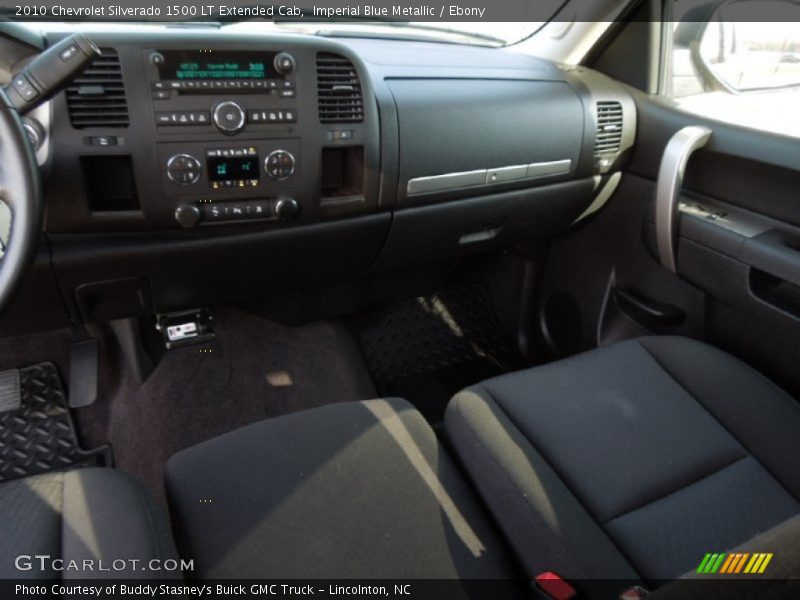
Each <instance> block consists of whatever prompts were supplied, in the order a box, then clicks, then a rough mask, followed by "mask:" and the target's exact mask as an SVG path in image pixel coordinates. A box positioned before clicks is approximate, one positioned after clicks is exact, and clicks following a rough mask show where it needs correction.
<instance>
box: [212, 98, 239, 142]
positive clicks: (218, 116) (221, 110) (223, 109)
mask: <svg viewBox="0 0 800 600" xmlns="http://www.w3.org/2000/svg"><path fill="white" fill-rule="evenodd" d="M246 117H247V114H246V113H245V111H244V108H242V106H241V104H239V103H238V102H234V101H233V100H225V101H224V102H220V103H219V104H217V105H216V106H215V107H214V110H213V112H212V113H211V119H212V120H213V121H214V125H216V127H217V129H219V130H220V131H221V132H222V133H227V134H229V135H232V134H234V133H239V132H240V131H241V130H242V129H244V123H245V120H246Z"/></svg>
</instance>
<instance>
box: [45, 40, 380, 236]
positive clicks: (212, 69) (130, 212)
mask: <svg viewBox="0 0 800 600" xmlns="http://www.w3.org/2000/svg"><path fill="white" fill-rule="evenodd" d="M97 37H98V38H99V39H97V40H96V41H97V43H98V45H99V46H100V47H101V49H102V50H103V56H102V57H101V58H100V59H98V61H96V62H95V63H93V64H92V65H90V66H89V68H88V69H87V71H86V73H85V74H84V76H83V77H82V78H79V80H78V81H77V82H76V85H75V86H74V88H71V89H72V91H69V90H68V92H67V94H66V97H65V98H63V99H62V98H57V99H56V101H54V110H55V111H56V112H61V111H63V112H62V113H61V114H62V115H64V116H66V115H69V116H70V120H71V122H68V123H66V124H65V123H64V121H66V119H61V122H60V123H59V124H58V125H57V127H56V129H55V130H54V132H53V133H54V136H56V137H57V138H58V139H57V140H56V141H57V142H58V143H57V144H54V145H53V147H54V148H55V149H56V155H55V156H53V157H52V161H51V163H52V174H53V176H52V177H51V181H52V182H55V190H54V191H56V192H60V193H61V194H62V195H67V196H69V197H73V198H74V197H78V198H81V197H83V198H84V199H85V205H83V206H81V205H80V204H78V205H75V204H74V203H73V204H72V206H70V207H69V209H68V208H67V207H65V206H64V204H63V203H61V204H57V203H55V202H54V203H50V207H52V208H50V207H49V208H48V211H49V212H48V222H47V227H48V230H49V231H56V232H57V231H75V230H83V231H86V230H90V231H91V230H97V231H113V230H120V229H150V230H154V229H177V228H181V227H183V228H194V227H205V226H212V225H222V224H224V225H234V224H237V223H257V222H263V223H264V224H265V225H268V224H269V222H271V221H288V220H319V219H327V218H333V217H338V216H344V215H352V214H359V213H367V212H374V211H375V210H376V209H377V204H378V181H379V175H378V174H379V172H380V167H379V164H378V160H379V155H380V152H379V132H378V122H377V121H378V120H377V110H376V108H375V106H374V101H373V100H371V98H370V95H371V94H370V92H371V88H370V86H369V82H368V81H367V80H366V79H365V77H364V75H363V74H362V73H360V72H359V67H358V65H357V63H356V61H355V60H354V58H355V57H346V56H343V55H341V54H337V53H333V52H330V51H329V49H327V48H325V47H324V46H325V42H322V43H321V44H320V43H319V42H315V43H311V42H309V40H308V39H307V38H303V39H302V40H300V39H293V38H292V37H290V36H287V38H286V39H285V40H284V39H281V41H280V42H277V43H275V44H274V46H273V47H265V46H264V43H263V42H264V40H263V38H258V40H259V43H255V41H253V42H248V40H247V38H246V37H243V38H242V39H241V40H240V41H237V42H235V43H234V42H232V41H231V40H230V38H228V39H227V40H226V41H225V42H224V43H217V44H215V45H214V46H213V47H209V46H207V45H205V44H204V43H203V40H201V39H199V38H197V37H196V36H195V35H191V34H189V35H170V36H166V35H165V36H163V38H164V39H163V40H160V41H159V39H158V38H159V36H153V35H150V36H148V37H147V38H146V39H138V38H137V36H136V35H124V36H122V37H121V39H116V40H112V39H108V40H106V39H102V36H100V35H98V36H97ZM320 46H322V47H320ZM337 49H338V48H337ZM64 101H65V102H64ZM60 103H63V104H61V105H60V106H59V104H60ZM68 125H71V127H70V126H68ZM76 171H80V172H81V174H82V179H83V181H81V182H78V181H70V180H69V176H68V174H70V173H74V172H76ZM59 173H61V174H63V175H64V177H63V179H62V178H60V177H58V175H59ZM154 175H156V176H155V177H154Z"/></svg>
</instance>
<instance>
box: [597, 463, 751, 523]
mask: <svg viewBox="0 0 800 600" xmlns="http://www.w3.org/2000/svg"><path fill="white" fill-rule="evenodd" d="M748 458H753V456H752V455H751V454H746V455H745V456H742V457H739V458H736V459H734V460H733V461H731V462H729V463H728V464H727V465H725V466H724V467H721V468H719V469H717V470H716V471H713V472H711V473H708V474H706V475H703V476H702V477H698V478H697V479H695V480H694V481H691V482H689V483H687V484H686V485H683V486H681V487H679V488H677V489H674V490H672V491H669V492H667V493H666V494H664V495H663V496H659V497H658V498H654V499H653V500H648V501H647V502H645V503H644V504H641V505H639V506H636V507H634V508H631V509H628V510H625V511H624V512H622V513H620V514H618V515H615V516H613V517H611V518H610V519H608V520H607V521H605V522H603V523H602V524H601V526H602V527H605V526H606V525H608V524H610V523H611V522H612V521H616V520H617V519H621V518H622V517H625V516H627V515H629V514H631V513H634V512H636V511H638V510H642V509H643V508H647V507H648V506H650V505H651V504H655V503H656V502H660V501H662V500H664V499H666V498H669V497H670V496H672V495H674V494H677V493H679V492H682V491H684V490H686V489H688V488H690V487H692V486H693V485H697V484H698V483H700V482H701V481H704V480H706V479H708V478H709V477H713V476H714V475H717V474H718V473H722V471H724V470H725V469H729V468H731V467H732V466H733V465H735V464H736V463H739V462H742V461H743V460H746V459H748Z"/></svg>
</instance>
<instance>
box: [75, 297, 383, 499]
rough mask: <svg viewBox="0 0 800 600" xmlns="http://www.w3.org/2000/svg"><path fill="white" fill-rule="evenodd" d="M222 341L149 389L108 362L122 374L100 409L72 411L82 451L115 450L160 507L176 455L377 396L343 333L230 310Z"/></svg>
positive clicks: (170, 363) (167, 358) (190, 353)
mask: <svg viewBox="0 0 800 600" xmlns="http://www.w3.org/2000/svg"><path fill="white" fill-rule="evenodd" d="M214 323H215V332H216V339H215V341H214V342H212V343H209V344H199V345H195V346H186V347H184V348H178V349H176V350H170V351H169V352H167V353H166V354H165V355H164V357H163V358H162V359H161V362H160V363H159V365H158V366H157V367H156V370H155V371H154V372H153V374H152V375H150V377H149V378H148V379H147V381H146V382H144V383H143V384H138V383H135V382H134V381H132V380H131V377H130V375H129V374H127V373H126V371H125V369H124V367H123V366H122V364H120V362H119V357H118V356H115V355H113V354H112V353H110V352H109V354H108V355H104V356H103V357H102V361H101V366H105V368H106V369H107V370H108V371H109V372H111V373H115V374H117V376H116V378H115V380H114V381H109V384H107V385H105V386H101V387H102V392H101V396H100V400H99V401H98V402H96V403H95V404H94V405H92V406H90V407H87V408H81V409H78V410H76V411H75V414H76V417H77V420H78V426H79V430H80V433H81V435H82V436H83V437H82V439H83V440H84V441H85V443H100V442H104V441H110V442H111V444H112V445H113V447H114V459H115V461H116V465H117V467H119V468H120V469H123V470H125V471H128V472H129V473H132V474H133V475H134V476H135V477H137V478H138V479H139V480H140V481H142V482H144V483H145V485H146V486H147V487H148V488H149V489H150V490H152V491H153V493H154V494H155V495H156V496H157V497H158V498H160V499H162V500H163V499H164V497H165V496H164V486H163V482H164V466H165V464H166V462H167V460H168V459H169V458H170V456H172V455H173V454H174V453H176V452H178V451H179V450H182V449H183V448H187V447H189V446H192V445H194V444H197V443H199V442H202V441H204V440H207V439H209V438H212V437H215V436H217V435H220V434H223V433H225V432H228V431H231V430H233V429H236V428H238V427H242V426H244V425H248V424H250V423H253V422H256V421H260V420H263V419H267V418H272V417H278V416H281V415H285V414H288V413H292V412H296V411H300V410H306V409H309V408H314V407H317V406H323V405H326V404H331V403H334V402H347V401H353V400H365V399H368V398H372V397H374V396H375V395H376V394H377V392H376V391H375V387H374V385H373V383H372V380H371V378H370V376H369V372H368V371H367V368H366V366H365V365H364V359H363V357H362V356H361V352H360V351H359V348H358V344H357V343H356V342H355V340H354V339H353V337H352V335H351V334H350V332H349V331H348V330H347V329H346V328H345V327H344V325H342V324H341V323H338V322H335V321H320V322H316V323H311V324H309V325H303V326H300V327H289V326H284V325H279V324H277V323H272V322H270V321H267V320H265V319H262V318H260V317H257V316H254V315H252V314H249V313H245V312H242V311H239V310H234V309H230V308H225V309H218V310H216V311H215V313H214Z"/></svg>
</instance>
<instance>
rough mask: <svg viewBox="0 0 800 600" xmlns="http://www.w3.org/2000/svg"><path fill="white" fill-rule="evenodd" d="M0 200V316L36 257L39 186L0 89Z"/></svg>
mask: <svg viewBox="0 0 800 600" xmlns="http://www.w3.org/2000/svg"><path fill="white" fill-rule="evenodd" d="M0 200H2V201H3V202H5V203H6V205H7V206H8V208H9V209H10V211H11V225H10V228H9V233H8V243H7V244H6V250H5V254H4V255H3V257H2V259H0V314H2V313H3V311H4V310H5V309H6V308H8V304H9V302H10V301H11V299H12V298H13V297H14V294H15V293H17V292H18V291H19V288H20V286H21V285H22V280H23V278H24V277H25V273H26V272H27V270H28V267H29V266H30V264H31V262H33V257H34V256H35V254H36V245H37V241H38V238H39V234H40V232H41V218H42V210H41V208H42V186H41V182H40V179H39V167H38V165H37V164H36V157H35V156H34V154H33V148H31V144H30V143H29V142H28V137H27V135H25V130H24V129H23V128H22V122H21V121H20V118H19V115H18V114H17V111H16V110H15V109H14V107H13V106H12V105H11V103H10V102H9V100H8V97H7V96H6V94H5V93H4V92H3V90H2V89H0Z"/></svg>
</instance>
